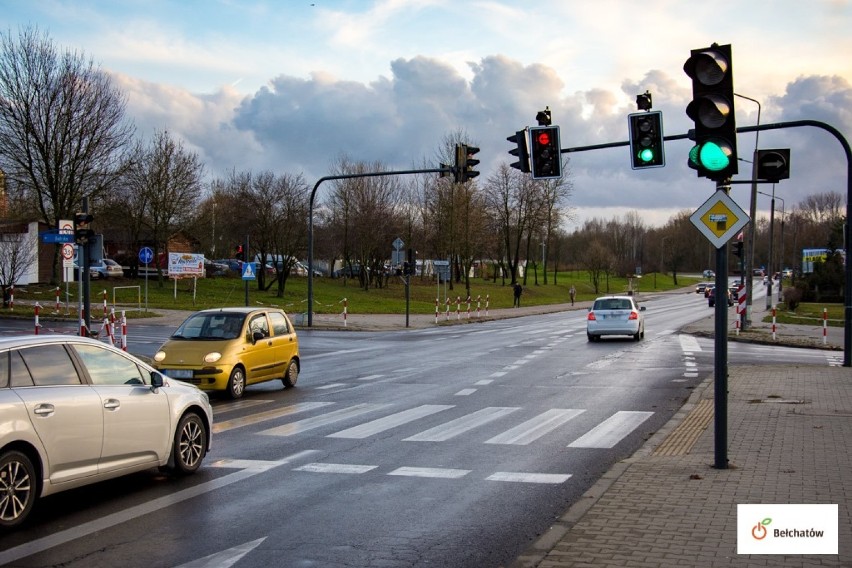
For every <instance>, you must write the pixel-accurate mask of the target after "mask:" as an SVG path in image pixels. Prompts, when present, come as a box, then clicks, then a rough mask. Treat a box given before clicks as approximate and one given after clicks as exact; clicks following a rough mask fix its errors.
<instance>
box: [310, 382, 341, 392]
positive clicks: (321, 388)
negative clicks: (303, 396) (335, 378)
mask: <svg viewBox="0 0 852 568" xmlns="http://www.w3.org/2000/svg"><path fill="white" fill-rule="evenodd" d="M345 386H346V383H331V384H330V385H323V386H321V387H314V390H328V389H336V388H337V387H345Z"/></svg>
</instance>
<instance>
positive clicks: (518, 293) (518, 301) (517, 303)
mask: <svg viewBox="0 0 852 568" xmlns="http://www.w3.org/2000/svg"><path fill="white" fill-rule="evenodd" d="M512 290H513V292H514V294H515V303H514V304H512V305H513V306H514V307H516V308H520V307H521V292H523V290H524V289H523V288H521V284H520V282H515V286H514V287H513V288H512Z"/></svg>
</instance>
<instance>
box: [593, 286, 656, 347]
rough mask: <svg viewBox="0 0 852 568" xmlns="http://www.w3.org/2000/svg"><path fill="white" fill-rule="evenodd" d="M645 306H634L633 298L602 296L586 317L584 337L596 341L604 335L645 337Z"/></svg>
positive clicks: (638, 338) (636, 338) (637, 338)
mask: <svg viewBox="0 0 852 568" xmlns="http://www.w3.org/2000/svg"><path fill="white" fill-rule="evenodd" d="M644 311H645V306H642V307H641V308H640V307H639V306H638V305H636V300H634V299H633V296H603V297H601V298H598V299H597V300H595V303H594V304H592V307H591V308H590V309H589V314H588V316H586V335H587V336H588V338H589V341H598V340H600V338H601V336H604V335H632V336H633V339H635V340H636V341H639V340H640V339H642V338H643V337H645V314H644Z"/></svg>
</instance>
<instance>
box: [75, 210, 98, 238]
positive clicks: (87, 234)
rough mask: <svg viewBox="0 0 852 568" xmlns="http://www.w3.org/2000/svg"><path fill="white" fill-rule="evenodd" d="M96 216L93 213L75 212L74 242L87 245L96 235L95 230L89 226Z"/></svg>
mask: <svg viewBox="0 0 852 568" xmlns="http://www.w3.org/2000/svg"><path fill="white" fill-rule="evenodd" d="M92 219H94V217H93V216H92V214H91V213H74V242H75V243H77V244H78V245H85V244H88V243H89V240H90V239H91V238H92V237H94V236H95V232H94V231H93V230H92V229H91V228H90V227H89V224H90V223H91V222H92Z"/></svg>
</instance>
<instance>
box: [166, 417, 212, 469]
mask: <svg viewBox="0 0 852 568" xmlns="http://www.w3.org/2000/svg"><path fill="white" fill-rule="evenodd" d="M205 454H207V427H206V426H205V424H204V421H203V420H202V419H201V417H199V416H198V415H197V414H195V413H194V412H190V413H187V414H184V416H183V418H181V419H180V422H179V423H178V427H177V430H176V431H175V440H174V448H173V449H172V461H173V462H174V465H173V466H172V471H174V473H176V474H178V475H188V474H190V473H194V472H195V470H197V469H198V468H199V466H201V461H202V460H203V459H204V456H205Z"/></svg>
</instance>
